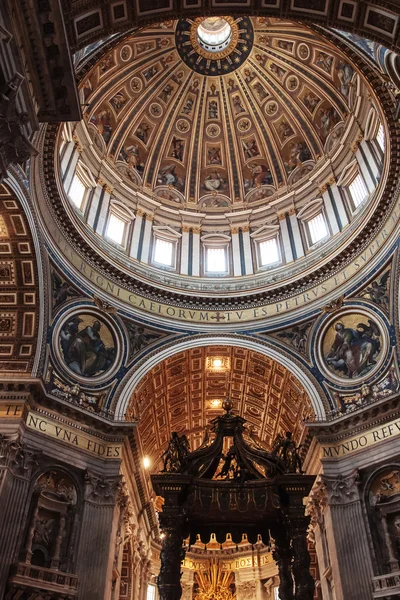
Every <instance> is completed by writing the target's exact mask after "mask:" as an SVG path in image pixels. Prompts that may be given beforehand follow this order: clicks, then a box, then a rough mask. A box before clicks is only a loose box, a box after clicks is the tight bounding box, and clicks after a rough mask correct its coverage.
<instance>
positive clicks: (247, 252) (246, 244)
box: [242, 227, 254, 275]
mask: <svg viewBox="0 0 400 600" xmlns="http://www.w3.org/2000/svg"><path fill="white" fill-rule="evenodd" d="M242 236H243V252H244V264H245V268H246V275H252V274H253V273H254V269H253V260H252V250H251V240H250V230H249V228H248V227H242Z"/></svg>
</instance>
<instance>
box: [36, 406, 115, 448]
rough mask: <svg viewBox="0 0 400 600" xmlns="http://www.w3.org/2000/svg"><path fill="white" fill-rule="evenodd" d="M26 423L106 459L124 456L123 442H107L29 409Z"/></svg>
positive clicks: (41, 431) (50, 435)
mask: <svg viewBox="0 0 400 600" xmlns="http://www.w3.org/2000/svg"><path fill="white" fill-rule="evenodd" d="M26 425H27V427H28V428H29V429H33V430H34V431H38V432H39V433H43V434H44V435H47V436H49V437H51V438H55V439H57V440H60V441H62V442H65V443H67V444H68V445H70V446H73V447H74V448H79V449H80V450H86V451H87V452H90V453H91V454H96V455H97V456H100V457H101V458H105V459H112V458H114V459H116V458H121V456H122V446H121V444H107V443H106V442H104V443H102V442H100V441H99V440H98V439H97V438H96V437H94V436H91V435H89V434H85V433H83V432H82V431H78V430H76V429H74V428H72V427H68V426H66V425H64V424H63V423H60V422H58V421H55V420H53V419H50V418H49V417H44V416H42V415H40V414H38V413H36V412H33V411H29V413H28V416H27V419H26Z"/></svg>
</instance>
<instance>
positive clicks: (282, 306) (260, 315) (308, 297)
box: [55, 202, 400, 325]
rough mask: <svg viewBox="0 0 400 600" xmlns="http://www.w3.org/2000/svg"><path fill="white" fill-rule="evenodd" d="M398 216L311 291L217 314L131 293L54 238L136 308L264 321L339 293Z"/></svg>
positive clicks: (398, 210) (91, 276)
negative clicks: (350, 259) (352, 259)
mask: <svg viewBox="0 0 400 600" xmlns="http://www.w3.org/2000/svg"><path fill="white" fill-rule="evenodd" d="M399 218H400V203H399V202H398V203H397V204H396V206H395V209H394V210H393V212H392V214H391V215H390V217H389V218H388V220H387V222H386V226H385V227H384V228H382V229H381V231H380V232H379V233H378V235H377V236H376V238H375V239H374V240H373V242H371V244H370V245H369V246H368V247H367V248H366V249H365V250H364V251H363V252H362V253H361V254H360V255H359V256H358V257H357V258H356V259H355V260H354V261H353V262H351V263H350V264H349V265H348V266H347V267H346V268H345V269H343V270H342V271H340V273H337V274H336V275H333V276H331V277H330V278H329V279H327V280H326V281H324V282H323V283H321V284H319V285H317V286H316V287H314V288H312V289H310V290H308V291H307V292H303V293H301V294H297V295H296V296H293V297H292V298H288V299H287V300H282V301H281V302H275V303H273V304H266V305H264V306H260V307H258V308H247V309H244V310H231V311H219V312H218V314H217V313H216V312H215V311H207V310H189V309H183V308H179V307H178V306H171V305H169V304H163V303H162V302H157V301H152V300H149V299H147V298H143V297H142V296H139V295H138V294H136V293H134V292H131V291H130V290H128V289H126V288H123V287H120V286H119V285H117V284H116V283H114V282H113V281H111V280H110V279H108V278H107V277H106V276H105V275H103V274H101V273H99V272H98V271H96V270H95V269H93V267H91V266H90V265H89V264H88V263H87V262H86V261H85V260H83V259H82V257H81V256H80V255H78V254H77V253H76V252H75V250H73V249H72V247H71V246H70V245H69V244H68V242H67V240H66V239H65V238H64V237H63V235H62V233H61V232H60V231H56V232H55V241H56V243H57V245H58V246H59V248H60V250H61V252H62V253H63V255H64V256H65V257H66V258H68V259H69V261H70V262H71V264H72V265H73V266H74V267H75V268H76V269H77V270H78V271H79V272H80V273H82V275H84V276H85V277H86V278H87V279H88V280H90V281H92V282H93V283H95V284H96V286H98V287H99V288H100V289H102V290H103V291H104V292H105V293H107V294H109V295H110V296H113V297H114V298H116V299H118V300H120V301H122V302H124V303H126V304H129V305H131V306H132V307H134V308H137V309H140V310H141V311H145V312H148V313H150V314H153V315H156V316H161V317H167V318H172V319H175V320H177V321H186V322H191V323H207V324H210V325H213V324H216V325H221V324H225V323H226V324H232V323H245V322H246V321H256V320H262V319H265V318H266V317H274V316H277V315H283V314H286V313H291V312H293V311H295V310H296V309H298V308H301V307H304V306H307V305H308V304H310V303H311V302H313V301H315V300H320V299H323V298H324V297H325V296H327V294H329V293H331V292H333V291H336V292H337V295H340V291H339V290H340V288H341V286H342V285H344V284H346V282H347V281H348V280H349V279H351V278H352V277H353V276H354V275H356V274H357V273H359V272H360V271H362V269H363V268H364V267H365V266H367V265H368V263H369V262H370V260H371V259H373V258H374V256H375V255H376V254H377V253H378V252H379V250H380V249H381V248H382V246H383V245H384V244H385V242H386V241H387V239H388V238H389V236H390V235H391V234H392V232H393V231H394V230H395V229H396V228H397V227H398V222H399Z"/></svg>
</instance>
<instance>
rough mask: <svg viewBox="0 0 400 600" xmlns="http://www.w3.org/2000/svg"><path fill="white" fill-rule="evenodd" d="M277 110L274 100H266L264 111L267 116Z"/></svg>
mask: <svg viewBox="0 0 400 600" xmlns="http://www.w3.org/2000/svg"><path fill="white" fill-rule="evenodd" d="M277 110H278V105H277V103H276V102H275V101H272V102H267V104H266V105H265V112H266V113H267V115H269V116H272V115H274V114H275V113H276V111H277Z"/></svg>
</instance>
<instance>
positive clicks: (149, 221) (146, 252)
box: [140, 215, 153, 264]
mask: <svg viewBox="0 0 400 600" xmlns="http://www.w3.org/2000/svg"><path fill="white" fill-rule="evenodd" d="M145 219H146V222H145V225H144V232H143V241H142V252H141V255H140V261H141V262H143V263H146V264H148V262H149V260H150V244H151V237H152V226H153V217H152V215H146V216H145Z"/></svg>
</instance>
